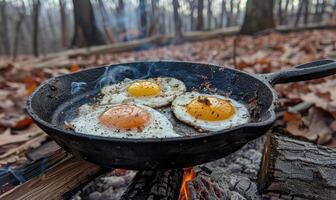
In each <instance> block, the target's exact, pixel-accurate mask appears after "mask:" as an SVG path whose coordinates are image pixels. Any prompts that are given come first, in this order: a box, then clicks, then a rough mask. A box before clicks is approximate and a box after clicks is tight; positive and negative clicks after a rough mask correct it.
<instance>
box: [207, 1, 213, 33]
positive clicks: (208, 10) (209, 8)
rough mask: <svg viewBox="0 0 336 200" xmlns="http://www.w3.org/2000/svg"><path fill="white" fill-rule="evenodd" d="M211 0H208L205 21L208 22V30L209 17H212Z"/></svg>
mask: <svg viewBox="0 0 336 200" xmlns="http://www.w3.org/2000/svg"><path fill="white" fill-rule="evenodd" d="M211 1H212V0H208V5H207V17H208V19H207V23H208V30H210V29H211V19H212V8H211V6H212V3H211Z"/></svg>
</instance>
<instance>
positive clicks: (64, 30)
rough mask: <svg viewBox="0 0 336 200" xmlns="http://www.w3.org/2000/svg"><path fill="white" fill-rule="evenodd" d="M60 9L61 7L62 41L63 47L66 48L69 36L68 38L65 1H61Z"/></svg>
mask: <svg viewBox="0 0 336 200" xmlns="http://www.w3.org/2000/svg"><path fill="white" fill-rule="evenodd" d="M58 2H59V7H60V17H61V38H62V39H61V40H62V46H63V47H66V46H67V45H68V36H67V24H66V23H67V21H66V14H65V0H59V1H58Z"/></svg>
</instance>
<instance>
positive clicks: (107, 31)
mask: <svg viewBox="0 0 336 200" xmlns="http://www.w3.org/2000/svg"><path fill="white" fill-rule="evenodd" d="M98 4H99V8H100V14H101V16H102V19H103V29H104V32H105V35H106V37H107V39H108V41H109V43H114V39H113V33H112V31H111V30H110V29H109V27H108V26H107V25H108V23H109V22H108V14H107V11H106V9H105V5H104V2H103V1H102V0H98ZM122 4H123V1H122ZM118 6H119V5H118ZM122 6H123V5H122ZM119 21H122V20H119ZM118 25H119V27H120V28H122V25H123V23H122V24H118ZM120 25H121V26H120ZM124 28H125V27H124Z"/></svg>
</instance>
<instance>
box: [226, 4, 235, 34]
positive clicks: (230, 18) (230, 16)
mask: <svg viewBox="0 0 336 200" xmlns="http://www.w3.org/2000/svg"><path fill="white" fill-rule="evenodd" d="M233 8H234V6H233V0H230V13H229V14H228V17H227V23H226V26H227V27H230V26H231V25H232V19H233Z"/></svg>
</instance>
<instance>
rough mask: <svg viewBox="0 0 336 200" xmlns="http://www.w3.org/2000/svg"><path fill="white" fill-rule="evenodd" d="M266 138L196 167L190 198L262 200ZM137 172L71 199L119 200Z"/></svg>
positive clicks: (106, 178)
mask: <svg viewBox="0 0 336 200" xmlns="http://www.w3.org/2000/svg"><path fill="white" fill-rule="evenodd" d="M263 144H264V137H262V138H259V139H257V140H254V141H251V142H250V143H248V144H246V145H245V146H244V147H243V148H242V149H240V150H238V151H237V152H235V153H233V154H231V155H229V156H227V157H225V158H222V159H219V160H216V161H213V162H209V163H206V164H203V165H199V166H196V167H194V170H195V172H196V177H195V178H194V179H193V180H192V181H189V182H188V183H187V190H188V194H189V197H190V198H189V199H195V200H196V199H206V200H208V199H209V200H210V199H211V200H219V199H220V200H226V199H228V200H229V199H231V200H259V199H263V198H262V196H261V195H258V193H257V185H256V179H257V174H258V170H259V166H260V162H261V157H262V148H263ZM135 173H136V172H135V171H131V170H127V171H125V172H124V173H118V170H115V171H112V172H110V173H108V174H105V175H103V176H101V177H98V178H96V179H95V180H93V181H91V182H90V183H89V184H88V185H86V186H85V187H84V188H82V189H81V190H80V191H79V192H77V193H76V194H75V195H74V196H73V197H72V198H71V199H73V200H81V199H90V200H91V199H92V200H102V199H110V200H117V199H119V198H120V197H121V195H122V194H123V193H124V192H125V191H126V189H127V187H128V185H130V183H131V181H132V179H133V178H134V176H135Z"/></svg>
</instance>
